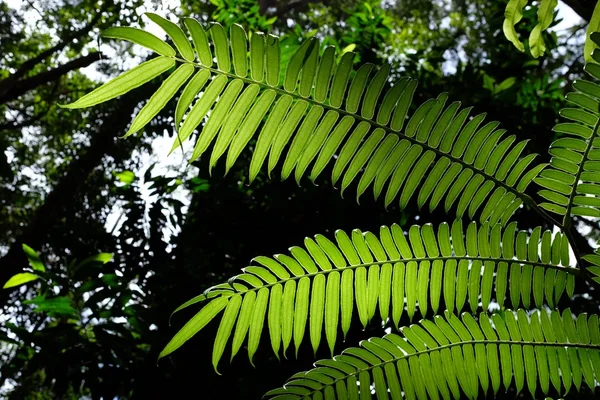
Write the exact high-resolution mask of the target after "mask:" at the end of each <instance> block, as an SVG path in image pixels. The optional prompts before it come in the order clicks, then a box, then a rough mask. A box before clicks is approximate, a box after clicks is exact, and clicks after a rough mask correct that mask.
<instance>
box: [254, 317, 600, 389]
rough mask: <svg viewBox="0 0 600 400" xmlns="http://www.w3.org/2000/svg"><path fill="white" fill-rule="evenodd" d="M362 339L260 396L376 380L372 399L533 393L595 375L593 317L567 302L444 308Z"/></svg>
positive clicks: (598, 343)
mask: <svg viewBox="0 0 600 400" xmlns="http://www.w3.org/2000/svg"><path fill="white" fill-rule="evenodd" d="M360 346H361V347H359V348H349V349H346V350H344V351H343V352H342V354H341V355H339V356H336V357H334V358H333V359H332V360H321V361H317V362H316V363H315V368H314V369H312V370H310V371H308V372H303V373H297V374H295V375H294V376H293V377H292V378H290V379H289V380H288V381H287V382H286V384H285V385H284V386H283V387H282V388H279V389H275V390H271V391H269V392H268V393H267V394H266V395H265V396H266V397H267V398H271V399H290V400H292V399H301V398H331V399H335V398H337V399H347V398H359V397H360V398H361V399H363V398H369V399H370V398H371V391H372V390H373V386H374V390H375V395H376V396H377V398H378V399H382V398H384V399H387V398H390V397H391V398H392V399H402V398H403V396H402V394H404V395H405V398H409V399H410V398H418V399H426V398H431V399H439V398H443V399H449V398H451V397H454V398H460V397H461V396H460V394H461V391H462V392H463V393H464V394H465V395H466V396H467V397H468V398H470V399H476V398H478V397H479V395H480V392H483V393H484V395H488V394H489V392H490V389H491V391H492V393H493V394H494V395H496V394H498V392H499V390H500V387H501V385H502V386H504V388H505V390H508V389H509V388H510V387H512V385H514V387H515V388H516V390H517V393H519V392H521V391H523V390H524V389H525V388H526V389H527V390H528V391H529V392H530V393H531V395H532V396H533V397H534V398H537V396H536V394H537V392H538V390H541V392H542V393H544V395H546V396H547V395H548V393H549V392H550V391H551V388H550V382H552V384H553V386H554V389H555V390H556V391H558V392H559V393H566V392H568V390H569V389H570V388H571V387H572V386H574V387H575V388H576V389H577V390H579V389H580V388H581V387H582V385H583V383H584V382H585V384H586V385H587V386H588V387H590V388H591V389H592V390H594V388H595V386H596V381H597V377H598V376H599V375H600V334H599V324H598V317H597V316H596V315H592V316H590V317H588V316H587V315H586V314H581V315H579V316H578V317H577V318H576V320H575V319H574V317H573V315H572V314H571V312H570V311H569V310H565V312H563V314H562V315H561V314H559V313H558V312H557V311H551V312H547V311H536V312H534V313H533V314H531V315H530V316H528V315H527V313H526V312H525V311H524V310H522V309H519V310H518V311H516V312H514V311H506V312H504V313H503V315H502V316H501V315H500V314H493V315H491V316H489V315H486V314H484V313H482V314H480V315H479V316H478V319H477V320H475V318H474V317H473V316H471V315H470V314H466V313H465V314H463V315H462V318H459V317H457V316H455V315H454V314H452V313H449V312H446V313H445V317H441V316H437V317H435V322H432V321H428V320H423V321H421V322H420V323H419V324H415V325H411V326H410V327H405V328H404V329H403V330H402V332H401V333H400V334H388V335H386V336H384V337H383V338H372V339H369V340H365V341H362V342H361V343H360ZM559 375H560V377H561V378H558V377H559ZM358 383H360V384H358ZM350 394H352V395H350ZM351 396H353V397H351Z"/></svg>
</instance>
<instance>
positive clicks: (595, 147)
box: [534, 34, 600, 227]
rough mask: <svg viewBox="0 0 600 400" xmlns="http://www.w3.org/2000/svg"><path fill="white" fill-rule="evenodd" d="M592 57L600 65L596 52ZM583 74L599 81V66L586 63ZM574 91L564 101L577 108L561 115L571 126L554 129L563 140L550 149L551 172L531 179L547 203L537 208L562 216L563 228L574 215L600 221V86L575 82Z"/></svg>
mask: <svg viewBox="0 0 600 400" xmlns="http://www.w3.org/2000/svg"><path fill="white" fill-rule="evenodd" d="M592 40H594V41H595V42H596V43H600V35H597V34H592ZM592 57H593V58H594V59H596V60H597V61H600V53H599V52H598V51H594V53H593V55H592ZM584 70H585V71H586V72H587V73H588V75H590V76H591V77H592V78H595V79H600V66H599V65H598V64H596V63H587V64H586V65H585V68H584ZM573 88H574V89H575V92H571V93H569V94H567V96H566V99H567V101H568V102H570V103H572V104H574V105H575V106H576V107H575V108H565V109H563V110H561V112H560V114H561V115H562V116H563V117H564V118H567V119H568V120H570V121H572V122H561V123H559V124H557V125H556V126H555V127H554V131H555V132H557V133H559V134H561V135H562V136H563V137H561V138H559V139H557V140H555V141H554V142H553V143H552V145H551V146H550V150H549V153H550V154H551V155H552V159H551V160H550V168H548V169H546V170H544V171H542V172H541V173H540V174H539V176H538V177H536V178H535V179H534V180H535V182H536V183H537V184H538V185H540V186H541V187H542V188H543V189H541V190H539V191H538V194H539V195H540V196H541V197H543V198H544V199H545V200H547V201H546V202H543V203H541V204H540V207H542V208H544V209H546V210H548V211H550V212H552V213H556V214H558V215H560V216H562V217H563V225H564V226H566V227H568V226H570V225H571V220H572V217H573V216H574V215H576V216H584V217H594V218H597V217H600V111H599V110H600V108H599V107H600V102H599V100H600V86H599V85H598V84H596V83H594V82H590V81H586V80H578V81H575V82H574V83H573Z"/></svg>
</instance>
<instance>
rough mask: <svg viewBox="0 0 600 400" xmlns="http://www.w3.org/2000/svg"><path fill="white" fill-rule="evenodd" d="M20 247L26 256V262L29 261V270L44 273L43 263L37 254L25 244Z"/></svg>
mask: <svg viewBox="0 0 600 400" xmlns="http://www.w3.org/2000/svg"><path fill="white" fill-rule="evenodd" d="M21 247H22V248H23V251H24V252H25V255H26V256H27V260H28V261H29V265H30V266H31V268H33V270H34V271H41V272H46V267H44V263H43V262H42V260H41V259H40V256H39V255H38V254H37V252H36V251H35V250H33V249H32V248H31V247H29V246H27V245H26V244H25V243H23V244H22V245H21Z"/></svg>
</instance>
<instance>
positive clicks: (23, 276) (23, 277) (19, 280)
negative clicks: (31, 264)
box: [2, 272, 39, 289]
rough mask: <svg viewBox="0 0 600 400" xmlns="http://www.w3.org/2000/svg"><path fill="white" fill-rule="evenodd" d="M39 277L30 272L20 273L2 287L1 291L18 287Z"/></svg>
mask: <svg viewBox="0 0 600 400" xmlns="http://www.w3.org/2000/svg"><path fill="white" fill-rule="evenodd" d="M38 278H39V276H37V275H35V274H32V273H30V272H22V273H20V274H16V275H13V276H12V277H11V278H10V279H9V280H8V281H6V283H5V284H4V286H3V287H2V289H9V288H12V287H15V286H20V285H22V284H24V283H27V282H32V281H35V280H36V279H38Z"/></svg>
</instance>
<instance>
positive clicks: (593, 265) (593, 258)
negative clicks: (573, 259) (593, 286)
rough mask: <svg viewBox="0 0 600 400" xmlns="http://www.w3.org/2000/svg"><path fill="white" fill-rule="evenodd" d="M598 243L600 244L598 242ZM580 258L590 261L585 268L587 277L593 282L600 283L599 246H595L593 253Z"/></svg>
mask: <svg viewBox="0 0 600 400" xmlns="http://www.w3.org/2000/svg"><path fill="white" fill-rule="evenodd" d="M598 244H600V242H599V243H598ZM582 258H583V259H584V260H585V261H587V262H588V263H590V266H588V267H586V268H585V270H586V272H587V273H588V275H589V277H590V278H591V279H592V280H593V281H594V282H596V283H599V284H600V248H597V249H596V251H595V252H594V253H593V254H587V255H585V256H583V257H582Z"/></svg>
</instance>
